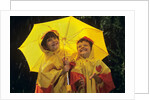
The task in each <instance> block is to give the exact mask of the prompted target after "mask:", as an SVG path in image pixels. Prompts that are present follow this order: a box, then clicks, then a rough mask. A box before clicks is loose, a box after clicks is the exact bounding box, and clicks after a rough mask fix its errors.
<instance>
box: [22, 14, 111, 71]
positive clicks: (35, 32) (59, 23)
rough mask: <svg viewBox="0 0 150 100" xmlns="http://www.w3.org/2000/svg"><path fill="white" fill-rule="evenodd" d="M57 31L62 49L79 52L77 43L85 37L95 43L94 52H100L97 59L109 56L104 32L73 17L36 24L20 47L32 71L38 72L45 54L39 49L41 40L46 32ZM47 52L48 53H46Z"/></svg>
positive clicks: (96, 56)
mask: <svg viewBox="0 0 150 100" xmlns="http://www.w3.org/2000/svg"><path fill="white" fill-rule="evenodd" d="M51 30H56V31H57V32H58V33H59V38H60V49H63V50H64V49H65V50H67V51H71V52H70V53H74V52H77V49H76V48H77V46H76V43H77V41H78V40H79V39H80V38H82V37H84V36H87V37H90V38H91V39H92V40H93V41H94V45H93V49H94V52H99V53H98V54H97V55H95V58H98V59H100V60H102V59H103V58H104V57H106V56H107V55H108V52H107V48H106V45H105V41H104V37H103V31H101V30H99V29H96V28H94V27H92V26H90V25H88V24H86V23H84V22H82V21H80V20H78V19H76V18H74V17H72V16H70V17H66V18H62V19H58V20H54V21H49V22H44V23H38V24H34V26H33V29H32V31H31V32H30V34H29V36H28V37H27V39H26V40H25V41H24V43H23V44H22V45H21V46H20V47H19V50H21V51H22V52H23V54H24V56H25V58H26V60H27V62H28V65H29V68H30V71H34V72H38V71H39V67H40V63H41V60H42V59H43V52H42V50H41V49H40V47H39V40H38V39H39V38H42V37H43V36H44V35H45V33H46V32H48V31H51ZM45 52H46V51H45Z"/></svg>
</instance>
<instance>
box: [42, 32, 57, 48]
mask: <svg viewBox="0 0 150 100" xmlns="http://www.w3.org/2000/svg"><path fill="white" fill-rule="evenodd" d="M48 38H55V39H56V38H57V39H58V40H59V37H58V36H57V35H56V34H55V33H54V32H48V33H46V35H45V36H44V39H43V41H42V43H41V45H42V46H43V47H47V44H46V41H47V39H48Z"/></svg>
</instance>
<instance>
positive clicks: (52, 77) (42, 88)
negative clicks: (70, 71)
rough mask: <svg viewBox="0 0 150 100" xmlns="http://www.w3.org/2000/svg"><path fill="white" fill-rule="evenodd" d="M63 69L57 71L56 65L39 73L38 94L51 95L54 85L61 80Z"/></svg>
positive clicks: (49, 66)
mask: <svg viewBox="0 0 150 100" xmlns="http://www.w3.org/2000/svg"><path fill="white" fill-rule="evenodd" d="M61 72H62V69H57V68H56V66H55V65H54V64H50V65H48V66H46V67H45V68H44V69H42V70H41V71H40V72H39V75H38V80H37V85H36V90H35V92H36V93H51V92H52V88H53V85H54V84H55V82H56V81H57V80H58V79H59V77H60V74H61Z"/></svg>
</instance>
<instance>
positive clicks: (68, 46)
mask: <svg viewBox="0 0 150 100" xmlns="http://www.w3.org/2000/svg"><path fill="white" fill-rule="evenodd" d="M67 44H68V45H69V46H68V47H69V48H70V49H72V50H74V49H73V48H71V46H70V44H69V43H68V42H67ZM74 51H75V50H74Z"/></svg>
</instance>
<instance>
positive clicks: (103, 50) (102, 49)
mask: <svg viewBox="0 0 150 100" xmlns="http://www.w3.org/2000/svg"><path fill="white" fill-rule="evenodd" d="M94 45H95V44H94ZM95 46H96V47H97V48H99V49H101V48H100V47H99V46H97V45H95ZM101 50H102V51H104V50H103V49H101ZM104 52H105V51H104ZM105 53H106V54H108V53H107V52H105Z"/></svg>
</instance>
